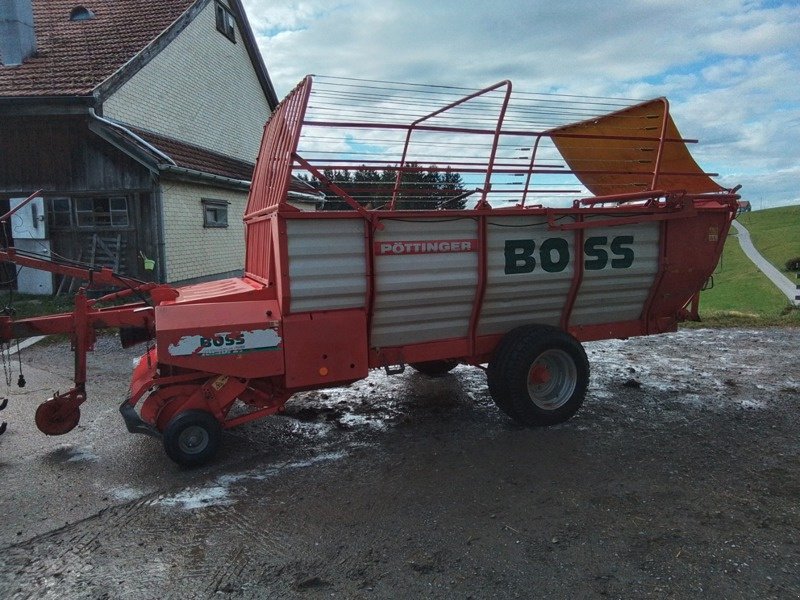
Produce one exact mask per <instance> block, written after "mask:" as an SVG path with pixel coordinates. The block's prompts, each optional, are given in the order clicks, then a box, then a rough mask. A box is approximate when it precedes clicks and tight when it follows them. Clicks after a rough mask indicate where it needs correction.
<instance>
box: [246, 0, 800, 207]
mask: <svg viewBox="0 0 800 600" xmlns="http://www.w3.org/2000/svg"><path fill="white" fill-rule="evenodd" d="M244 5H245V7H246V9H247V13H248V16H249V18H250V22H251V24H252V26H253V29H254V31H255V33H256V37H257V40H258V43H259V46H260V48H261V51H262V54H263V56H264V60H265V62H266V64H267V68H268V70H269V72H270V76H271V78H272V80H273V83H274V85H275V88H276V91H277V92H278V96H279V97H283V96H284V95H285V94H286V93H288V92H289V91H290V90H291V89H292V88H293V87H294V85H296V84H297V83H298V82H299V81H300V79H302V77H303V76H304V75H306V74H309V73H314V74H319V75H333V76H346V77H357V78H365V79H390V80H393V81H407V82H414V83H434V84H447V85H459V86H467V87H475V88H478V87H483V86H487V85H490V84H492V83H495V82H497V81H500V80H502V79H511V80H512V81H513V82H514V87H515V89H517V90H524V91H530V92H557V93H567V94H582V95H583V94H587V95H596V96H622V97H626V98H641V99H646V98H652V97H656V96H666V97H667V98H669V100H670V103H671V111H672V114H673V116H674V118H675V122H676V123H677V125H678V128H679V129H680V131H681V133H682V134H683V135H684V137H688V138H699V139H700V144H699V145H696V146H693V147H692V148H691V149H692V153H693V154H694V155H695V157H696V158H697V160H698V162H699V163H700V165H701V166H702V167H703V168H704V169H706V170H707V171H713V172H718V173H719V174H720V176H719V177H717V181H719V182H720V183H721V184H722V185H725V186H726V187H732V186H734V185H736V184H742V186H743V187H742V194H743V197H744V198H745V199H749V200H751V202H752V203H753V206H754V208H757V209H758V208H762V207H763V208H769V207H772V206H781V205H787V204H800V1H798V0H791V1H783V2H781V1H777V0H710V1H705V2H704V1H701V0H607V1H601V0H591V1H589V0H563V1H560V2H559V1H557V0H483V1H482V2H467V1H457V0H425V1H422V0H270V1H269V2H266V1H264V0H244Z"/></svg>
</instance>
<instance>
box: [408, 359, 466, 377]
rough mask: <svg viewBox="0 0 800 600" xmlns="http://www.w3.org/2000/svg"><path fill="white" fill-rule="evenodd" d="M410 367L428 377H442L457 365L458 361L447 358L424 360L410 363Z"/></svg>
mask: <svg viewBox="0 0 800 600" xmlns="http://www.w3.org/2000/svg"><path fill="white" fill-rule="evenodd" d="M410 366H411V368H413V369H414V370H415V371H419V372H420V373H422V374H423V375H427V376H428V377H442V376H443V375H447V374H448V373H449V372H450V371H452V370H453V369H455V368H456V367H457V366H458V361H457V360H453V359H449V360H429V361H425V362H418V363H411V365H410Z"/></svg>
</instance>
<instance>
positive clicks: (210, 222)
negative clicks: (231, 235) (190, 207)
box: [200, 198, 231, 229]
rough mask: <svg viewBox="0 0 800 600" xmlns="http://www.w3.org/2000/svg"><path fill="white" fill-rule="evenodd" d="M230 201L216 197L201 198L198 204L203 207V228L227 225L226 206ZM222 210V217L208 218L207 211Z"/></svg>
mask: <svg viewBox="0 0 800 600" xmlns="http://www.w3.org/2000/svg"><path fill="white" fill-rule="evenodd" d="M230 204H231V203H230V202H228V201H227V200H219V199H217V198H201V199H200V205H201V206H202V207H203V227H204V228H205V229H225V228H227V227H229V225H228V207H229V206H230ZM215 211H223V212H221V213H220V215H221V216H222V218H219V215H218V216H217V218H214V219H209V213H213V212H215Z"/></svg>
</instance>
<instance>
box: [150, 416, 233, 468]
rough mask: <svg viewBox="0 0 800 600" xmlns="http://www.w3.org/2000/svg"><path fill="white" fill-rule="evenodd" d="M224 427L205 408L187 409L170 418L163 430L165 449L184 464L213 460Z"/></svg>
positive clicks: (169, 454) (196, 463)
mask: <svg viewBox="0 0 800 600" xmlns="http://www.w3.org/2000/svg"><path fill="white" fill-rule="evenodd" d="M221 437H222V426H221V425H220V423H219V421H217V419H216V417H214V415H212V414H211V413H209V412H206V411H204V410H185V411H183V412H180V413H178V414H177V415H175V416H174V417H172V419H171V420H170V422H169V424H167V426H166V428H165V429H164V432H163V438H164V451H165V452H166V453H167V456H169V457H170V458H171V459H172V460H174V461H175V462H176V463H178V464H179V465H183V466H185V467H194V466H198V465H201V464H203V463H206V462H208V461H209V460H211V459H212V458H213V457H214V455H216V453H217V450H218V449H219V442H220V438H221Z"/></svg>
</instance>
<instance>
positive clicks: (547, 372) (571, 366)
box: [528, 349, 578, 410]
mask: <svg viewBox="0 0 800 600" xmlns="http://www.w3.org/2000/svg"><path fill="white" fill-rule="evenodd" d="M577 378H578V371H577V368H576V366H575V362H574V361H573V360H572V358H571V357H570V355H569V354H568V353H566V352H565V351H563V350H560V349H550V350H545V351H544V352H542V353H541V354H540V355H539V356H537V357H536V360H534V361H533V364H532V365H531V366H530V369H529V370H528V395H529V396H530V398H531V401H533V403H534V404H535V405H536V406H537V407H539V408H541V409H544V410H556V409H558V408H561V407H562V406H563V405H564V404H566V403H567V402H568V401H569V399H570V397H571V396H572V393H573V392H574V391H575V386H576V385H577Z"/></svg>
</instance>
